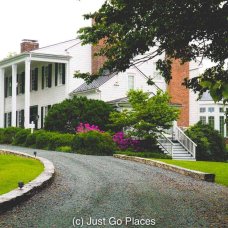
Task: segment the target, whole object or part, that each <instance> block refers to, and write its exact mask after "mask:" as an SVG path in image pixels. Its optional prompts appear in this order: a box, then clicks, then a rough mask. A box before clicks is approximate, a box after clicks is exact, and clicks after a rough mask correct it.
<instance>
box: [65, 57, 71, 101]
mask: <svg viewBox="0 0 228 228" xmlns="http://www.w3.org/2000/svg"><path fill="white" fill-rule="evenodd" d="M65 66H66V67H65V96H66V98H69V84H70V83H69V75H70V63H69V61H68V62H67V63H66V65H65Z"/></svg>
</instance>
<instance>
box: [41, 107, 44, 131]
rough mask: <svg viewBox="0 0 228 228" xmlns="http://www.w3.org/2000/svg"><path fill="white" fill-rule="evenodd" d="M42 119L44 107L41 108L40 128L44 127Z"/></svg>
mask: <svg viewBox="0 0 228 228" xmlns="http://www.w3.org/2000/svg"><path fill="white" fill-rule="evenodd" d="M43 118H44V107H41V128H43V126H44V121H43Z"/></svg>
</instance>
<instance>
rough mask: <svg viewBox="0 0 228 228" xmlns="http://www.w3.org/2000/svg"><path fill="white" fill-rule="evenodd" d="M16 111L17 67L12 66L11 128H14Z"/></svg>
mask: <svg viewBox="0 0 228 228" xmlns="http://www.w3.org/2000/svg"><path fill="white" fill-rule="evenodd" d="M16 111H17V65H16V64H13V65H12V127H16Z"/></svg>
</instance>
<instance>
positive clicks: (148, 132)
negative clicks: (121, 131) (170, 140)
mask: <svg viewBox="0 0 228 228" xmlns="http://www.w3.org/2000/svg"><path fill="white" fill-rule="evenodd" d="M128 99H129V103H130V104H131V107H132V109H131V110H124V111H123V112H120V113H117V112H115V113H111V114H110V120H111V121H112V122H113V123H114V125H115V126H118V127H126V128H127V129H128V133H129V134H130V135H132V136H137V137H143V138H156V134H157V133H158V132H162V131H163V130H164V129H169V128H170V127H171V126H172V124H173V121H174V120H177V118H178V115H179V109H178V108H176V107H172V106H170V104H169V100H170V97H169V96H168V94H167V93H163V92H162V91H158V93H157V95H155V96H153V97H149V94H148V93H145V92H143V91H141V90H130V92H129V93H128Z"/></svg>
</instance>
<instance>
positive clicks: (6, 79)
mask: <svg viewBox="0 0 228 228" xmlns="http://www.w3.org/2000/svg"><path fill="white" fill-rule="evenodd" d="M7 90H8V78H7V77H5V97H7Z"/></svg>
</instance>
